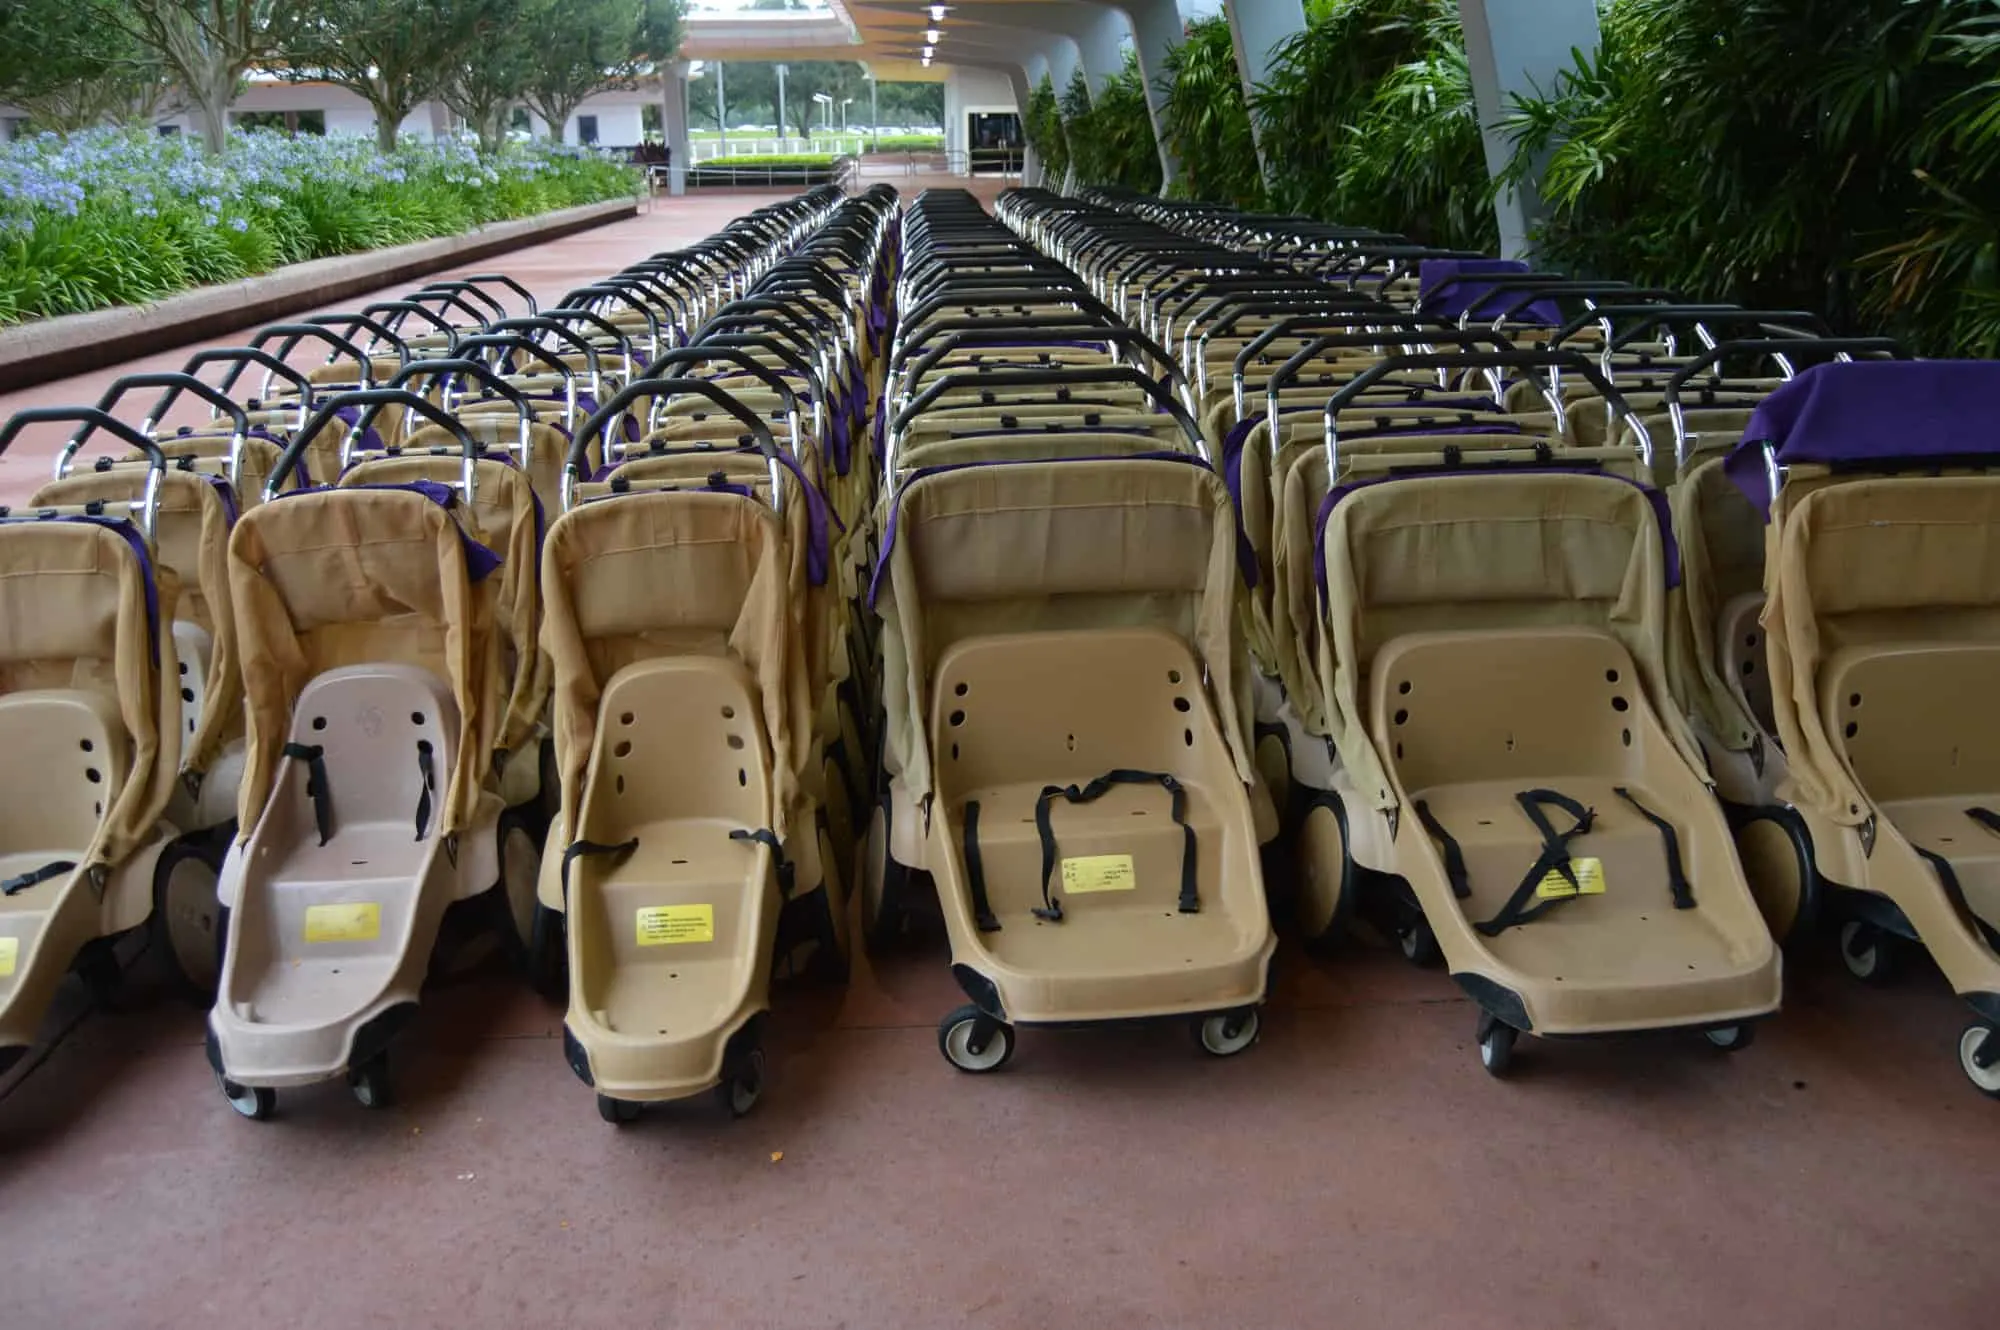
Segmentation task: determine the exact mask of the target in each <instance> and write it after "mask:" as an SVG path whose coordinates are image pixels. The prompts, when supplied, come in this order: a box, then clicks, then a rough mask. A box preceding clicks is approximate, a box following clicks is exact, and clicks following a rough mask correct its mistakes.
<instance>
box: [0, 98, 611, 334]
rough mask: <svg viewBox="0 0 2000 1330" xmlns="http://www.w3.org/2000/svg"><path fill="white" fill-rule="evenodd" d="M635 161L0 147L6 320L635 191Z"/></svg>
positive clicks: (176, 146)
mask: <svg viewBox="0 0 2000 1330" xmlns="http://www.w3.org/2000/svg"><path fill="white" fill-rule="evenodd" d="M638 179H639V177H638V174H637V172H635V171H634V170H632V168H630V167H629V166H626V165H624V164H623V163H620V162H615V161H612V160H610V159H608V158H606V157H604V156H603V155H601V154H597V153H593V152H590V151H588V150H583V149H576V148H565V147H563V146H561V145H558V144H552V143H547V142H541V141H537V142H533V143H518V144H509V145H507V147H506V148H504V149H503V150H502V151H501V152H499V153H497V154H494V155H492V156H485V157H482V156H481V155H480V154H479V153H478V152H476V151H475V150H474V149H473V148H472V147H470V146H469V145H465V144H460V143H449V142H447V143H406V144H402V145H399V146H398V147H397V149H396V150H395V151H394V152H393V153H390V154H388V155H387V156H384V155H383V154H381V153H379V152H377V151H376V149H375V145H374V144H373V143H371V142H369V141H367V140H365V139H359V138H318V137H303V136H302V137H296V138H294V137H288V136H285V135H282V134H273V133H250V134H236V135H232V136H231V138H230V142H229V148H228V150H227V151H226V152H224V153H222V154H220V155H219V156H214V157H210V156H208V155H206V154H205V153H203V151H202V149H201V145H200V143H199V142H198V141H197V140H195V139H192V138H188V137H184V136H177V137H172V138H159V137H155V136H154V135H151V134H147V133H144V132H129V131H121V130H92V131H87V132H84V133H80V134H73V135H71V136H69V137H68V138H60V137H58V136H56V135H54V134H43V135H41V136H39V137H37V138H31V139H27V140H23V141H20V142H16V143H12V144H5V145H0V324H7V323H14V322H19V321H21V320H24V319H33V318H44V317H48V316H52V315H57V314H75V313H79V312H82V311H84V310H90V309H101V308H104V307H106V306H110V305H128V304H136V303H140V302H143V301H148V300H157V299H158V298H160V297H161V296H165V295H170V294H172V293H173V292H176V291H182V290H186V289H188V288H190V287H196V286H205V285H208V284H210V283H213V282H225V281H232V280H235V279H237V278H241V277H247V276H251V275H253V274H255V273H261V272H268V271H270V270H271V269H273V268H277V267H282V266H283V265H285V264H288V263H299V262H303V261H304V260H307V259H317V258H325V257H327V256H329V255H333V254H351V253H355V252H356V251H359V250H366V249H379V248H382V247H384V246H387V245H400V244H407V243H409V242H411V241H416V240H428V239H431V238H433V237H437V236H446V235H456V234H458V233H460V232H462V231H466V230H469V229H471V228H472V227H475V226H478V225H481V224H482V223H486V222H494V221H505V220H508V219H511V218H516V217H531V216H535V215H537V214H540V213H545V212H553V211H556V210H557V209H561V208H568V207H575V206H577V205H579V204H585V203H597V202H601V201H604V200H607V199H616V198H626V197H630V196H631V195H633V194H634V193H635V192H636V191H637V189H638V187H639V186H638Z"/></svg>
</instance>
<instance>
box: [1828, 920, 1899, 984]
mask: <svg viewBox="0 0 2000 1330" xmlns="http://www.w3.org/2000/svg"><path fill="white" fill-rule="evenodd" d="M1902 941H1903V940H1902V939H1901V938H1899V937H1897V936H1895V935H1894V934H1893V933H1888V932H1885V931H1884V930H1882V929H1880V928H1877V927H1876V926H1875V925H1874V924H1871V923H1866V922H1864V921H1862V920H1860V919H1849V920H1848V921H1847V922H1846V923H1844V924H1842V925H1841V926H1840V963H1841V964H1842V965H1845V966H1846V967H1847V972H1848V973H1849V974H1851V975H1853V976H1854V977H1855V978H1856V979H1859V980H1860V981H1861V982H1862V983H1864V984H1876V985H1883V984H1890V983H1894V982H1895V981H1896V979H1897V978H1898V977H1899V976H1900V975H1901V974H1902V972H1903V961H1904V949H1903V946H1902Z"/></svg>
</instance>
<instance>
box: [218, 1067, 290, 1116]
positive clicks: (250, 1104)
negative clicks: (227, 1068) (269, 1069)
mask: <svg viewBox="0 0 2000 1330" xmlns="http://www.w3.org/2000/svg"><path fill="white" fill-rule="evenodd" d="M215 1082H216V1084H217V1085H220V1086H221V1087H222V1097H223V1098H224V1099H227V1100H228V1101H229V1106H230V1107H231V1108H233V1109H235V1110H236V1111H237V1112H238V1113H241V1114H242V1115H243V1116H244V1117H246V1118H249V1119H250V1120H251V1121H252V1122H267V1121H269V1120H270V1117H271V1115H272V1114H273V1113H275V1112H277V1111H278V1092H277V1091H276V1090H266V1089H264V1088H263V1087H261V1086H259V1087H257V1088H255V1089H252V1088H251V1087H250V1086H247V1085H238V1084H237V1083H236V1082H235V1081H232V1080H229V1079H228V1078H226V1077H223V1076H217V1077H216V1078H215Z"/></svg>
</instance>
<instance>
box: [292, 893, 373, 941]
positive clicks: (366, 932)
mask: <svg viewBox="0 0 2000 1330" xmlns="http://www.w3.org/2000/svg"><path fill="white" fill-rule="evenodd" d="M381 936H382V907H381V906H380V905H377V904H376V903H375V902H374V901H355V902H353V903H352V904H348V905H308V906H307V907H306V941H308V942H373V941H374V940H375V939H376V938H378V937H381Z"/></svg>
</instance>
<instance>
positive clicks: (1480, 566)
mask: <svg viewBox="0 0 2000 1330" xmlns="http://www.w3.org/2000/svg"><path fill="white" fill-rule="evenodd" d="M1325 550H1326V571H1327V586H1328V602H1329V605H1328V610H1327V627H1328V631H1327V632H1325V633H1324V634H1323V635H1322V636H1321V638H1320V664H1319V675H1320V678H1321V680H1322V681H1323V683H1324V685H1325V687H1326V701H1325V705H1326V709H1327V714H1328V716H1329V717H1330V718H1331V720H1332V723H1333V739H1334V745H1335V748H1336V750H1337V752H1338V753H1339V755H1340V759H1341V762H1342V764H1343V765H1344V766H1345V767H1346V768H1347V770H1348V772H1349V774H1350V776H1351V777H1352V779H1353V782H1354V785H1355V787H1356V789H1357V790H1359V791H1360V793H1361V794H1362V796H1363V797H1364V798H1367V799H1370V800H1371V801H1372V802H1373V803H1374V805H1375V806H1376V807H1378V808H1381V809H1384V810H1386V809H1389V808H1392V807H1394V806H1395V802H1396V800H1395V794H1394V791H1393V789H1392V787H1391V785H1390V783H1389V780H1388V776H1387V773H1386V771H1385V770H1384V767H1383V764H1382V761H1381V758H1380V755H1379V754H1377V753H1376V751H1375V747H1374V744H1373V743H1372V741H1371V740H1370V738H1369V733H1368V721H1367V717H1366V715H1365V713H1364V710H1363V705H1362V698H1364V697H1365V696H1366V695H1367V678H1368V671H1369V669H1370V667H1371V666H1372V664H1373V661H1374V658H1375V654H1376V652H1377V651H1378V650H1380V649H1381V647H1382V646H1383V644H1385V643H1387V642H1388V641H1390V640H1391V639H1393V638H1396V637H1399V636H1402V635H1404V634H1408V633H1418V632H1428V631H1439V630H1445V629H1468V628H1473V629H1479V628H1492V629H1504V628H1517V627H1518V628H1529V627H1534V628H1542V627H1550V626H1557V625H1587V626H1590V627H1593V628H1601V629H1603V630H1604V631H1606V632H1609V633H1610V634H1611V635H1612V636H1614V637H1616V638H1617V639H1618V640H1619V641H1620V642H1621V643H1623V644H1624V646H1625V649H1626V650H1627V651H1629V652H1630V653H1631V655H1632V660H1633V663H1634V665H1635V666H1636V667H1637V668H1638V671H1639V674H1640V676H1641V678H1642V680H1643V683H1644V686H1645V689H1646V695H1647V698H1648V700H1649V701H1650V702H1651V703H1652V706H1653V709H1654V711H1655V712H1656V713H1657V714H1658V715H1659V718H1660V721H1661V724H1663V725H1664V726H1665V727H1666V729H1667V732H1668V733H1669V734H1670V735H1671V736H1672V737H1673V740H1674V742H1675V744H1676V745H1677V746H1678V747H1679V748H1680V750H1681V752H1682V754H1683V755H1684V756H1685V757H1686V758H1687V759H1688V761H1689V763H1690V764H1691V765H1692V766H1693V767H1694V769H1695V770H1697V771H1701V770H1704V769H1705V765H1704V763H1703V762H1702V759H1701V750H1700V748H1699V747H1698V746H1697V745H1696V743H1695V740H1694V736H1693V734H1692V733H1691V732H1690V731H1689V730H1688V727H1687V724H1686V721H1685V720H1684V718H1683V717H1682V715H1681V712H1680V709H1679V707H1677V706H1676V705H1675V704H1674V701H1673V698H1672V696H1671V694H1670V693H1669V691H1668V689H1667V677H1666V661H1665V645H1664V639H1665V606H1666V563H1665V551H1664V548H1663V546H1662V544H1661V541H1660V531H1659V525H1658V522H1657V520H1656V519H1655V517H1654V515H1653V508H1652V505H1651V503H1650V502H1649V501H1648V499H1647V497H1646V494H1645V492H1644V491H1642V490H1641V489H1639V488H1638V487H1637V486H1636V485H1631V484H1628V483H1626V482H1624V481H1622V480H1617V479H1613V478H1611V477H1609V476H1596V475H1550V474H1515V475H1505V474H1491V475H1478V476H1430V477H1422V478H1410V479H1405V480H1398V481H1393V482H1387V483H1383V484H1379V485H1369V486H1365V487H1363V488H1361V489H1358V490H1356V491H1355V492H1353V493H1352V494H1350V495H1348V496H1347V497H1346V498H1345V499H1343V501H1342V502H1340V503H1339V504H1337V505H1335V506H1334V508H1333V510H1332V512H1331V513H1330V514H1329V516H1328V519H1327V525H1326V534H1325Z"/></svg>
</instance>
